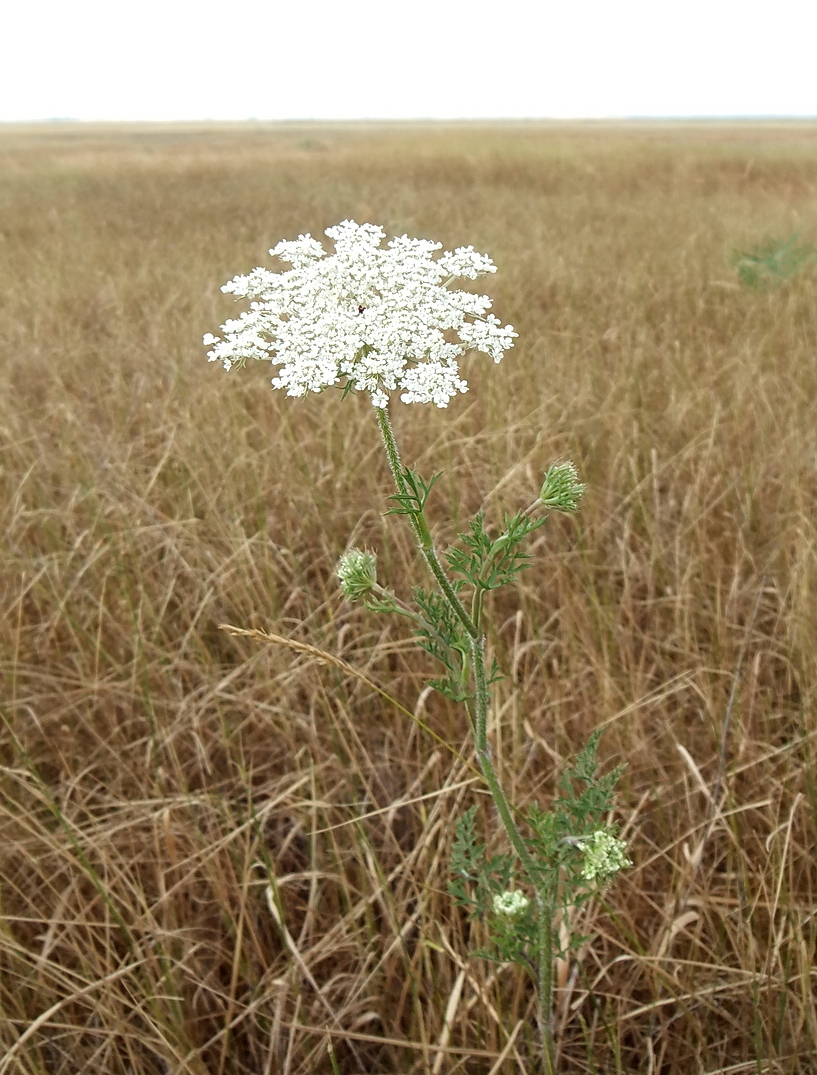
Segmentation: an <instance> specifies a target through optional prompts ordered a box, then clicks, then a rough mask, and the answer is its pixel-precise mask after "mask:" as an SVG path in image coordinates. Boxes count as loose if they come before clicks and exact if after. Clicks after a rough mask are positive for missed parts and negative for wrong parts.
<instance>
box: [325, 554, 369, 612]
mask: <svg viewBox="0 0 817 1075" xmlns="http://www.w3.org/2000/svg"><path fill="white" fill-rule="evenodd" d="M335 574H336V575H337V576H338V579H339V580H340V588H341V589H342V590H343V592H344V594H345V595H346V596H347V597H348V598H349V599H350V600H352V601H359V600H360V599H361V598H362V597H365V596H366V594H368V593H370V592H371V590H372V588H373V587H374V585H375V583H376V582H377V557H376V556H375V554H374V553H373V552H370V551H369V550H368V549H356V548H355V549H349V551H348V552H345V553H344V554H343V556H341V558H340V560H338V564H337V567H336V568H335Z"/></svg>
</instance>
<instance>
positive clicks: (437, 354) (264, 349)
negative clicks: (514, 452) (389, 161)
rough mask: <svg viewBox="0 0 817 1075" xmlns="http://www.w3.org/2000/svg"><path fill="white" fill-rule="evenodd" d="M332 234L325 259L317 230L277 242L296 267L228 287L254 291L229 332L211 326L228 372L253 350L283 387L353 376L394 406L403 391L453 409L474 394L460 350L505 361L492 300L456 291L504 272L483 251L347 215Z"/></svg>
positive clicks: (310, 388)
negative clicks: (454, 286)
mask: <svg viewBox="0 0 817 1075" xmlns="http://www.w3.org/2000/svg"><path fill="white" fill-rule="evenodd" d="M326 234H327V235H328V236H329V238H330V239H333V240H334V242H335V253H334V254H331V255H327V254H326V251H325V250H324V248H323V246H322V245H321V244H320V243H319V242H318V241H317V240H316V239H313V238H312V236H310V235H301V236H299V237H298V238H297V239H295V240H293V241H290V242H287V241H285V242H280V243H279V244H278V245H277V246H276V247H274V248H273V249H272V250H270V253H271V254H272V255H273V256H274V257H278V258H280V259H281V261H285V262H288V263H289V264H290V265H292V268H291V269H289V270H288V271H287V272H281V273H274V272H270V271H269V270H268V269H263V268H258V269H253V271H252V272H251V273H249V275H247V276H236V277H235V279H234V280H231V281H230V282H229V283H227V284H225V285H224V287H223V288H222V289H221V290H222V291H226V292H230V293H232V294H233V295H236V296H238V297H240V298H249V299H251V300H252V301H251V303H250V309H249V311H247V312H245V313H242V314H241V316H240V317H239V318H238V319H236V320H230V321H227V322H225V324H224V325H223V326H222V332H223V333H224V338H223V339H221V338H220V337H218V336H213V335H212V334H211V333H209V332H208V333H207V335H206V336H205V337H204V344H205V346H207V347H212V350H210V351H209V352H208V358H209V359H210V361H211V362H215V361H218V362H221V363H222V364H223V365H224V368H225V369H227V370H229V369H230V368H231V367H232V366H234V365H237V366H243V365H244V364H245V363H246V361H247V359H248V358H259V359H266V360H268V361H270V362H273V363H274V364H275V365H278V366H280V369H279V370H278V375H277V376H276V377H275V378H273V381H272V386H273V388H284V389H286V392H287V395H289V396H303V395H305V394H306V393H307V392H320V391H321V390H322V389H324V388H327V387H329V386H330V385H334V384H337V383H338V382H339V381H341V380H343V379H345V380H346V382H347V383H349V384H350V385H351V387H352V388H354V389H359V390H365V391H368V392H369V393H370V394H371V398H372V403H373V404H374V405H375V407H385V406H386V404H387V402H388V398H389V394H390V393H391V392H393V391H396V390H398V389H399V390H400V391H401V396H400V398H401V399H402V400H403V402H404V403H435V404H436V405H437V406H438V407H445V406H447V405H448V400H449V399H451V398H452V397H453V396H454V395H456V393H457V392H465V391H467V387H468V386H467V384H466V382H465V381H464V380H462V379H461V378H460V376H459V366H458V364H457V358H458V356H460V355H462V354H463V353H464V352H465V351H467V350H475V351H482V352H484V353H485V354H487V355H489V356H490V357H491V358H492V359H493V360H494V362H499V361H500V359H501V358H502V356H503V354H504V353H505V351H506V350H507V349H508V348H509V347H512V346H513V339H514V337H516V335H517V334H516V333H515V332H514V331H513V328H512V327H511V326H510V325H505V326H504V327H503V326H502V324H501V323H500V321H499V320H498V319H497V318H496V317H494V315H493V314H489V313H488V312H487V311H488V310H489V309H490V307H491V301H490V299H489V298H488V297H487V296H485V295H473V294H471V293H470V292H466V291H449V290H448V289H447V287H446V285H447V284H448V283H449V282H450V281H451V280H452V279H454V278H456V277H467V278H468V279H469V280H475V279H476V278H477V277H478V276H483V275H484V274H485V273H491V272H496V266H495V265H494V264H493V262H492V261H491V259H490V258H489V257H486V256H485V255H484V254H478V253H477V252H476V251H475V250H474V248H473V247H471V246H467V247H460V248H458V249H457V250H455V251H454V252H453V253H449V252H446V253H443V254H442V255H441V256H440V257H438V258H434V257H433V256H432V255H433V254H434V253H435V252H436V251H437V250H440V249H441V246H442V244H441V243H433V242H430V241H429V240H427V239H409V237H408V236H407V235H403V236H402V237H401V238H397V239H392V240H391V242H389V243H388V244H387V247H386V248H383V247H381V242H382V240H383V239H384V238H385V232H384V231H383V229H382V228H379V227H377V226H376V225H374V224H356V223H355V222H354V221H353V220H344V221H343V222H342V223H340V224H338V225H336V226H335V227H334V228H328V229H327V231H326Z"/></svg>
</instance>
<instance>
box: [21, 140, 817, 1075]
mask: <svg viewBox="0 0 817 1075" xmlns="http://www.w3.org/2000/svg"><path fill="white" fill-rule="evenodd" d="M346 217H351V218H354V219H355V220H357V221H373V222H375V223H380V224H382V225H383V226H384V227H385V229H386V231H387V232H388V233H389V234H403V233H404V232H407V233H408V234H409V235H414V236H424V237H429V238H433V239H438V240H440V241H442V242H443V244H444V245H445V247H446V248H453V247H454V246H458V245H462V244H469V243H472V244H473V245H474V246H475V247H476V249H477V250H480V251H485V252H487V253H489V254H490V255H491V256H492V257H493V258H494V260H495V261H496V262H497V264H498V266H499V272H498V273H497V275H496V277H492V278H489V279H488V280H487V282H486V281H481V282H480V284H481V288H480V289H481V290H486V291H489V292H490V293H491V295H492V297H493V298H494V300H495V305H494V309H495V312H496V313H497V315H498V316H499V317H500V318H501V319H502V321H503V322H508V321H509V322H511V323H512V324H513V325H514V326H515V327H516V329H517V331H518V332H519V335H520V338H519V340H518V341H517V344H516V346H515V348H514V349H513V350H512V351H511V352H510V353H509V354H508V356H507V357H506V359H505V360H504V361H503V362H502V364H501V365H500V366H497V367H494V366H493V365H492V364H491V363H490V362H489V361H488V360H487V359H485V358H484V357H482V356H473V357H471V358H469V359H468V360H466V362H465V375H466V377H467V378H468V380H469V383H470V386H471V391H470V392H469V393H468V394H467V395H465V396H461V397H459V398H458V399H457V400H456V401H454V403H453V404H452V406H451V407H450V408H449V409H448V411H439V410H436V409H434V408H431V407H421V406H414V407H404V406H402V405H400V404H398V405H397V406H396V407H395V408H394V421H395V426H396V430H397V433H398V436H399V438H400V440H401V444H402V447H403V451H404V456H405V459H406V461H407V462H410V463H412V464H414V465H418V466H419V467H420V469H421V470H422V471H423V472H424V473H429V472H431V471H435V470H443V471H444V476H443V479H442V480H441V481H440V483H439V484H438V485H437V486H436V487H435V491H434V493H433V495H432V501H431V503H430V506H429V510H430V514H431V517H432V519H433V520H434V525H435V527H436V531H437V534H438V536H439V537H440V539H441V541H447V540H449V539H451V538H452V537H453V535H454V534H455V532H456V530H457V529H458V528H459V529H461V528H462V524H463V523H464V521H465V520H466V519H467V518H468V516H469V515H470V514H472V513H473V512H475V511H476V510H477V508H478V507H479V506H480V505H481V504H482V503H483V502H485V503H486V505H487V509H488V512H489V514H491V515H492V517H494V518H497V519H499V518H500V516H501V512H502V510H503V509H510V508H515V507H518V506H523V505H526V504H528V503H530V501H531V500H532V499H534V498H535V496H536V494H537V492H538V488H539V484H540V482H541V476H542V473H543V471H544V469H545V468H546V466H547V465H548V464H549V463H550V462H552V461H553V460H555V459H557V458H564V457H570V458H573V459H574V460H575V462H576V463H577V465H578V467H579V470H580V472H581V474H582V477H583V478H584V480H585V481H586V482H587V485H588V491H587V495H586V497H585V502H584V507H583V510H582V512H581V513H580V514H579V515H578V516H577V517H576V518H575V519H573V518H556V519H553V520H551V521H550V522H549V523H548V525H547V526H546V528H545V529H544V530H543V531H540V532H538V533H537V534H536V536H535V537H536V540H535V541H534V544H533V553H534V564H533V568H532V570H530V571H529V572H528V573H527V574H526V575H523V576H522V581H521V585H520V587H519V588H518V590H515V591H511V590H509V591H503V592H502V594H501V595H498V597H497V598H496V600H495V602H494V604H493V606H492V609H491V618H492V624H493V627H492V633H491V639H490V641H491V646H492V648H493V651H494V653H495V654H496V656H497V658H498V660H499V662H500V665H501V667H502V669H503V671H504V673H505V677H506V678H505V679H504V680H503V681H502V682H501V683H500V684H499V685H498V687H497V689H496V693H495V707H494V712H493V715H492V735H493V741H494V745H495V751H496V754H497V756H498V759H499V765H500V767H501V769H502V772H503V774H504V779H505V780H506V781H507V782H508V783H509V784H511V785H512V786H513V789H514V795H515V797H516V801H517V802H519V803H526V802H529V801H530V800H531V799H532V798H533V797H535V798H537V799H538V800H540V801H541V802H543V803H547V802H548V801H549V799H550V797H551V796H552V794H553V790H554V783H555V780H556V779H557V777H558V775H559V773H560V771H561V769H562V767H563V766H564V764H565V762H566V760H567V758H568V757H569V755H570V754H571V753H572V752H573V751H575V750H576V749H577V748H578V747H579V746H580V745H581V744H582V743H583V741H584V740H585V739H586V737H587V736H588V734H589V733H590V732H591V731H592V729H594V728H596V727H597V726H598V725H600V724H601V725H603V726H604V728H605V732H604V735H603V738H602V746H601V752H602V755H603V758H604V761H605V765H613V764H615V763H617V762H618V761H621V760H624V761H626V762H627V763H628V768H627V771H626V773H625V776H624V777H623V779H622V781H621V784H620V787H619V792H618V806H617V814H618V818H619V820H620V822H621V824H622V826H623V828H624V831H625V834H626V836H627V839H628V841H629V842H630V845H631V850H630V853H631V857H632V858H633V861H634V867H633V869H631V870H629V871H627V872H625V873H624V874H622V875H621V878H620V880H619V881H618V882H617V883H616V884H615V885H614V886H613V887H612V888H610V889H609V890H608V891H607V893H606V895H605V898H604V900H602V901H599V902H597V903H595V904H593V905H592V906H590V907H589V909H586V910H585V911H584V912H583V914H582V920H581V921H579V922H576V923H574V927H575V928H576V929H577V930H578V931H579V932H582V933H584V934H587V935H591V936H592V940H591V941H590V942H589V943H587V944H586V945H585V946H584V947H583V948H582V949H581V950H580V951H579V952H578V953H577V958H576V960H575V962H572V963H571V964H569V965H560V966H559V967H558V972H559V986H560V988H559V991H558V996H557V1003H558V1019H557V1027H558V1047H559V1070H560V1072H564V1073H565V1075H580V1073H587V1075H591V1073H597V1075H607V1073H611V1075H613V1073H615V1075H618V1073H630V1072H638V1073H643V1075H648V1073H649V1075H716V1073H718V1075H727V1073H729V1075H742V1073H746V1075H760V1073H769V1075H772V1073H774V1075H777V1073H791V1075H800V1073H804V1072H810V1071H815V1070H817V1066H815V1065H814V1064H813V1061H812V1059H811V1058H812V1057H813V1056H814V1054H815V1053H817V1015H816V1014H815V1003H814V1001H815V985H816V984H817V981H816V979H815V973H816V972H815V969H814V961H815V942H817V918H816V917H815V916H817V864H816V863H815V829H816V828H817V824H816V822H817V788H815V754H817V290H816V289H815V281H817V265H813V266H811V267H807V268H804V269H803V271H801V272H799V273H798V274H796V275H794V276H792V277H791V278H790V279H788V280H787V281H785V282H783V283H782V284H781V285H780V286H778V287H767V288H750V287H746V286H743V285H741V284H739V282H738V279H737V276H736V274H735V270H734V266H733V264H732V260H731V259H732V255H733V252H734V251H736V250H745V249H751V248H753V247H755V246H758V245H759V244H762V243H763V242H764V241H765V240H766V239H768V238H769V237H770V236H771V237H778V238H783V239H785V238H786V237H789V236H791V235H793V234H795V233H799V234H800V235H801V236H802V237H803V238H804V239H812V240H813V239H817V127H815V126H814V125H811V126H809V125H807V124H800V125H796V124H791V125H784V124H780V125H765V126H760V125H755V126H753V125H750V124H745V125H741V126H733V127H726V126H718V125H715V124H712V125H702V126H697V127H695V126H685V125H681V124H679V125H676V126H668V125H666V126H659V125H655V126H649V125H641V126H636V125H630V126H627V125H619V126H615V125H612V126H606V127H605V126H602V125H591V124H587V125H575V126H569V125H555V124H554V125H544V124H543V125H538V126H537V125H533V124H530V125H523V124H519V125H508V126H506V127H502V126H499V125H494V126H483V127H480V126H477V125H462V126H459V127H457V126H453V125H452V126H447V127H446V126H443V125H440V126H434V127H430V126H429V127H423V126H421V125H413V126H412V125H404V126H394V127H387V126H383V127H377V126H363V125H361V126H354V125H347V126H336V127H328V126H324V127H320V126H313V127H297V126H287V125H281V126H277V127H275V126H269V125H264V124H252V125H251V124H248V125H245V126H238V125H237V126H234V127H228V126H216V125H213V126H206V125H202V126H200V127H194V126H191V127H170V128H161V127H153V128H149V127H145V128H141V127H133V128H115V127H111V128H105V127H100V128H91V127H88V128H86V127H83V126H80V125H71V124H61V125H52V126H45V125H44V126H42V127H36V128H35V127H28V128H23V127H20V128H12V127H9V128H6V129H4V130H1V131H0V251H2V259H1V261H0V275H1V276H2V280H1V281H0V350H1V352H2V361H1V362H0V379H2V391H0V449H2V457H1V458H2V478H1V479H0V480H1V481H2V500H1V501H0V506H1V507H2V513H3V546H2V575H1V576H0V595H2V611H3V615H2V621H0V639H1V640H2V641H1V643H0V646H1V647H2V649H1V652H0V660H1V661H2V674H3V698H2V711H3V725H2V729H1V730H0V736H1V737H2V743H1V745H0V762H1V763H2V769H1V770H0V789H2V796H1V797H0V878H1V880H0V916H1V917H0V1007H2V1012H3V1015H4V1017H5V1018H4V1021H3V1022H2V1025H1V1026H0V1035H1V1036H2V1038H1V1039H0V1075H18V1073H19V1075H69V1073H79V1072H87V1073H104V1075H277V1073H281V1075H328V1073H331V1072H332V1071H333V1070H334V1071H335V1072H340V1073H342V1075H363V1073H377V1075H386V1073H406V1075H409V1073H412V1075H413V1073H416V1075H421V1073H422V1075H450V1073H453V1072H467V1073H469V1075H500V1073H502V1075H510V1073H512V1072H514V1073H516V1072H521V1073H524V1072H528V1073H529V1075H534V1072H535V1071H537V1066H536V1063H537V1062H536V1035H535V1030H534V1019H533V1011H534V1003H535V1002H534V996H533V993H532V991H531V989H530V987H529V984H528V982H527V981H526V979H525V978H524V976H523V975H522V973H521V972H520V971H519V970H518V969H517V968H515V967H504V966H499V965H495V964H490V963H487V962H485V961H481V960H478V959H473V958H469V950H470V949H471V948H473V947H476V946H478V945H479V943H481V930H482V927H481V925H480V924H479V923H475V924H472V925H469V924H468V923H467V921H465V920H464V918H463V917H462V916H461V914H460V913H459V912H458V911H457V910H456V909H455V908H454V907H453V906H452V902H451V899H450V897H449V896H448V894H447V890H446V886H447V883H448V873H447V862H448V857H449V851H450V846H451V841H452V837H453V827H454V822H455V820H456V818H457V817H458V816H459V815H460V814H461V813H462V811H463V810H464V809H465V808H466V807H467V806H468V805H470V804H471V803H473V802H475V801H478V800H479V801H482V802H483V803H487V802H488V801H489V800H487V797H486V796H485V794H484V788H483V786H482V784H481V782H480V780H479V779H478V778H477V777H476V776H475V775H474V770H473V768H472V765H471V761H472V755H471V753H470V751H471V746H470V742H469V736H468V733H467V726H466V722H465V719H464V717H463V715H462V714H461V713H460V712H459V711H458V709H457V708H456V707H455V706H454V705H452V704H450V703H448V702H447V701H445V700H444V699H442V698H441V697H439V696H438V695H433V694H432V695H430V694H429V693H428V692H427V691H424V682H425V677H426V676H427V675H428V674H429V673H430V672H431V668H430V664H429V661H428V659H427V658H426V657H425V656H424V655H423V654H422V653H419V652H418V651H417V650H416V649H415V648H414V646H413V644H412V643H411V641H410V639H409V637H408V635H407V632H406V631H405V629H404V627H403V626H402V625H401V624H400V623H399V622H397V623H392V622H389V621H386V620H384V619H382V618H378V617H376V616H373V615H372V614H369V613H367V612H365V611H364V610H362V609H360V608H358V607H355V608H352V607H351V606H349V605H348V604H344V603H343V601H342V599H341V594H340V592H339V588H338V585H337V581H336V579H335V577H334V576H333V567H334V565H335V562H336V560H337V558H338V556H339V554H340V553H341V552H342V551H343V550H344V548H345V547H346V546H347V544H348V543H350V542H354V543H356V544H359V545H361V546H363V545H367V546H369V547H371V548H374V549H376V550H377V551H378V554H379V558H380V565H381V578H382V579H383V581H386V582H387V583H388V584H389V585H391V586H393V587H394V588H395V589H396V590H397V592H398V593H401V594H404V595H406V594H408V592H409V588H410V586H411V584H412V582H414V581H419V572H420V567H421V565H420V563H419V561H418V557H417V555H416V553H415V551H414V549H413V547H412V543H411V540H410V534H409V531H408V527H407V526H406V525H405V521H404V520H401V519H399V518H396V517H393V516H392V517H388V518H384V517H383V512H384V511H385V510H386V507H387V505H386V503H385V500H384V498H385V496H386V495H387V494H388V493H390V492H391V487H390V477H389V473H388V469H387V466H386V462H385V459H384V458H383V454H382V451H381V448H380V443H379V438H378V431H377V426H376V423H375V421H374V416H373V412H372V408H371V406H370V404H369V403H368V402H367V400H366V399H364V398H355V397H350V398H347V399H345V400H341V395H340V393H332V392H330V393H326V394H324V395H320V396H313V397H311V398H309V399H307V400H302V401H295V400H291V399H287V398H285V397H283V396H281V395H280V394H278V393H273V392H272V391H271V390H270V389H269V377H270V369H269V367H268V366H266V365H262V364H260V363H255V364H253V365H252V366H251V367H250V368H248V369H247V370H245V371H243V372H233V373H231V374H229V375H228V374H225V373H224V371H223V370H221V369H220V368H219V367H217V366H216V365H213V364H210V365H208V363H207V362H206V361H205V353H204V348H203V347H202V346H201V342H200V341H201V336H202V334H203V333H204V332H207V331H218V325H219V324H220V323H221V322H222V321H223V320H224V318H225V317H228V316H233V313H234V311H235V304H234V301H233V300H232V299H231V298H230V297H229V296H224V295H222V294H221V292H220V291H219V286H220V285H221V284H222V283H223V282H224V281H225V280H227V279H228V278H230V277H231V276H233V275H234V274H235V273H238V272H245V271H247V270H248V269H250V268H252V267H253V266H255V265H258V264H270V262H269V259H266V260H265V255H266V250H267V248H268V247H269V246H271V245H273V244H274V243H275V242H277V241H278V240H279V239H280V238H283V237H289V238H292V237H294V236H296V235H297V234H298V233H299V232H304V231H311V232H312V233H313V234H318V235H320V234H321V232H322V231H323V229H324V228H326V227H328V226H330V225H331V224H334V223H337V222H338V221H339V220H342V219H344V218H346ZM222 623H231V624H236V625H239V626H243V627H247V628H263V629H265V630H267V631H271V632H273V633H276V634H278V635H281V636H285V637H286V638H287V639H291V640H294V641H296V642H300V643H304V644H306V645H307V646H308V647H314V648H315V649H317V650H320V651H323V652H325V653H326V654H328V655H329V656H330V657H332V658H339V659H340V660H339V661H335V662H334V663H332V661H327V660H325V659H320V658H319V657H318V656H316V655H315V654H314V653H311V652H310V651H309V650H300V651H299V650H295V649H288V648H286V647H284V646H280V645H267V646H264V645H261V644H259V643H258V642H256V641H253V640H250V639H247V638H236V637H231V636H229V635H227V634H226V633H225V632H223V631H220V630H219V629H218V625H219V624H222ZM361 676H362V677H365V679H364V678H361ZM372 682H373V683H375V684H377V685H378V686H379V687H381V688H382V689H383V690H384V691H385V692H386V694H387V695H388V696H390V698H391V699H393V700H394V702H396V703H399V706H402V707H403V708H404V709H407V710H409V711H414V712H416V715H417V716H418V717H419V718H420V719H421V720H422V722H423V724H424V725H425V726H426V727H427V728H428V729H430V731H431V732H433V733H434V735H431V734H429V732H427V731H425V730H424V729H423V728H422V727H420V726H419V725H418V724H416V723H414V722H412V720H411V719H409V717H408V716H407V715H406V714H405V712H403V711H402V710H401V709H400V708H398V706H397V705H395V704H393V703H392V702H391V701H389V699H388V698H386V697H384V696H383V695H381V694H378V693H376V692H375V691H374V690H373V689H372V687H371V685H370V683H372ZM730 697H731V698H732V701H731V704H730ZM434 736H436V737H437V738H435V737H434ZM447 747H451V748H453V750H454V751H455V752H457V754H460V755H462V756H463V758H464V760H462V759H459V758H458V757H457V756H456V755H455V754H452V753H451V751H450V750H449V749H447ZM720 759H722V765H721V763H720ZM719 776H720V779H719ZM486 814H487V806H486V807H485V809H484V810H483V812H482V815H481V816H482V818H483V823H486V824H487V826H488V831H489V832H491V833H495V832H496V831H497V830H496V825H495V824H494V823H493V822H492V820H491V818H490V817H489V816H488V817H486ZM496 838H497V839H498V837H496Z"/></svg>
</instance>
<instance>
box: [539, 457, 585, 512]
mask: <svg viewBox="0 0 817 1075" xmlns="http://www.w3.org/2000/svg"><path fill="white" fill-rule="evenodd" d="M583 494H584V485H582V483H581V482H580V481H579V473H578V471H577V470H576V468H575V466H574V465H573V464H572V463H571V462H569V461H568V462H566V463H554V464H553V466H552V467H550V468H549V469H548V472H547V474H545V480H544V482H543V484H542V491H541V492H540V493H539V500H540V501H541V503H542V504H544V506H545V507H546V508H553V509H554V510H555V511H566V512H573V511H578V509H579V501H580V500H581V498H582V496H583Z"/></svg>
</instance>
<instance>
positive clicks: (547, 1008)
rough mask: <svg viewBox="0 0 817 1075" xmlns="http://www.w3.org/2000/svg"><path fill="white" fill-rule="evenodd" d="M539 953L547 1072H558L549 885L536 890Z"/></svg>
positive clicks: (541, 1026)
mask: <svg viewBox="0 0 817 1075" xmlns="http://www.w3.org/2000/svg"><path fill="white" fill-rule="evenodd" d="M536 905H537V906H536V925H537V937H536V957H537V960H538V962H539V982H538V986H539V988H538V990H537V993H538V996H537V998H536V999H537V1015H538V1022H539V1038H540V1041H541V1043H542V1061H543V1063H544V1068H545V1075H556V1049H555V1045H554V1039H553V906H552V894H551V892H550V891H549V889H548V888H547V887H546V886H543V887H542V888H537V890H536Z"/></svg>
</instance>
